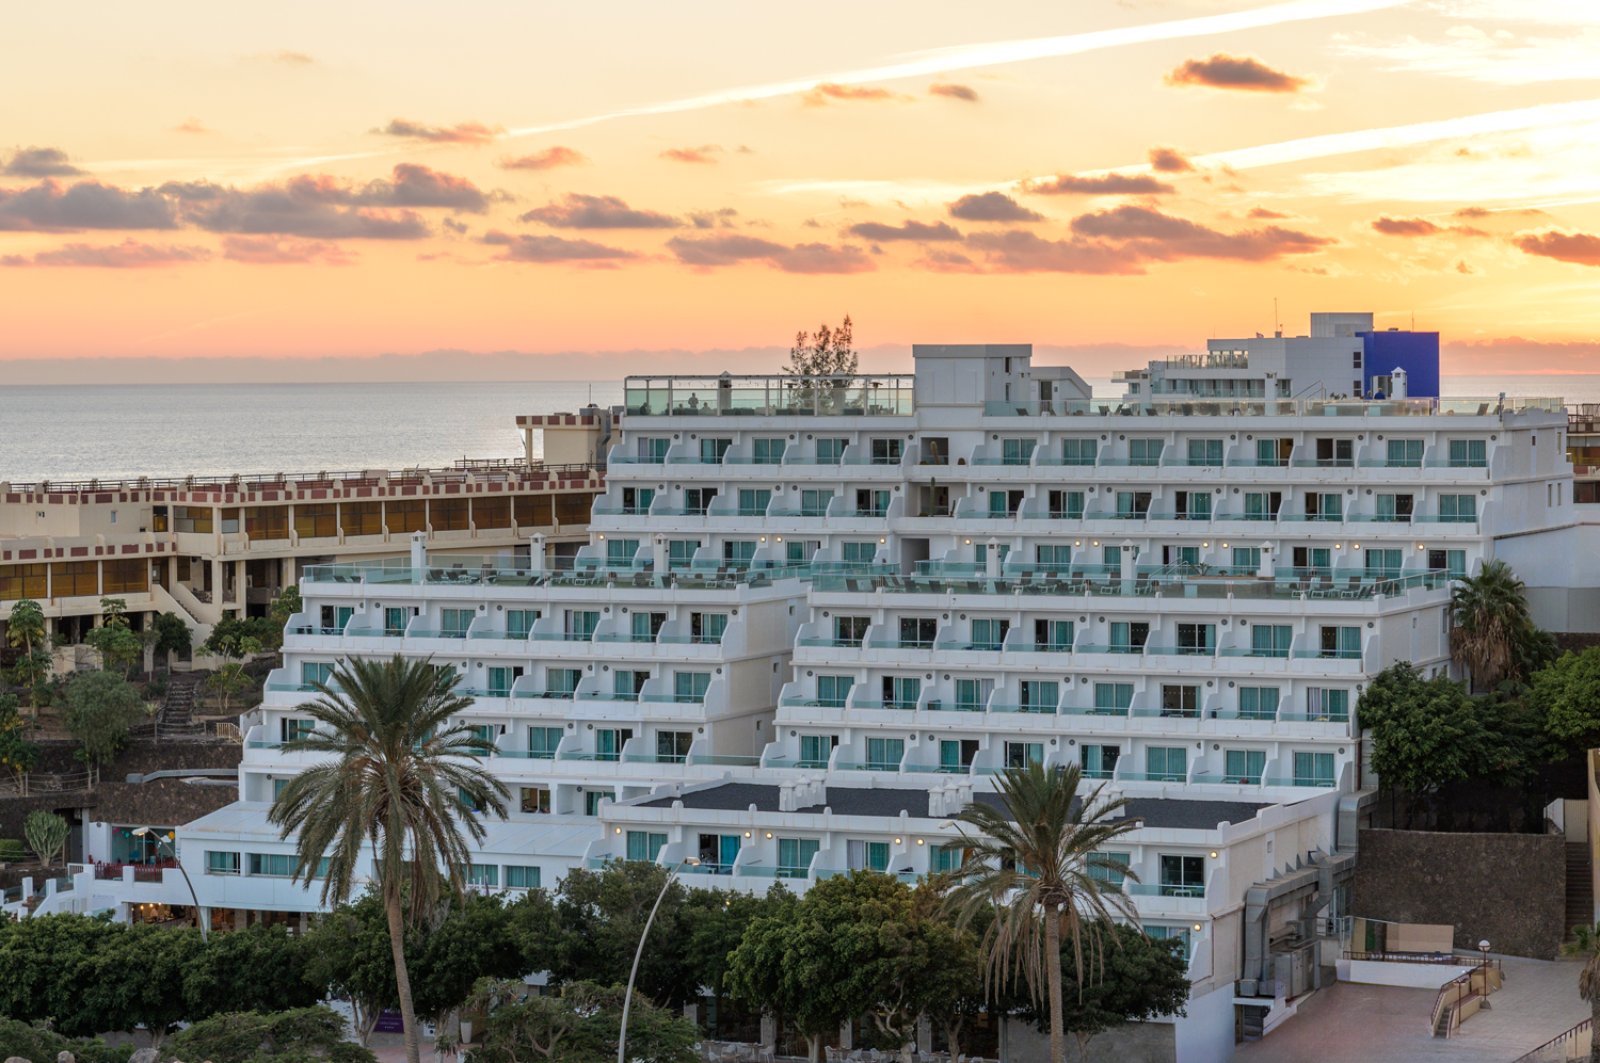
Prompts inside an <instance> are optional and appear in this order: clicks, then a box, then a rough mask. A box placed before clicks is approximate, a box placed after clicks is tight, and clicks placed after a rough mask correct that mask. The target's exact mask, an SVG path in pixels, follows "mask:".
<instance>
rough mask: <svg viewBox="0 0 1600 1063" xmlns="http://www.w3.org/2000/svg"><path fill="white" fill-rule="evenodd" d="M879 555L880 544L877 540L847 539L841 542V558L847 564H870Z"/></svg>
mask: <svg viewBox="0 0 1600 1063" xmlns="http://www.w3.org/2000/svg"><path fill="white" fill-rule="evenodd" d="M877 556H878V544H877V543H875V542H851V541H846V542H842V543H840V544H839V559H840V560H841V561H843V562H844V563H845V564H847V565H870V564H872V560H873V558H875V557H877Z"/></svg>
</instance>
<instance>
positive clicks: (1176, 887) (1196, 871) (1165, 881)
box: [1161, 853, 1206, 897]
mask: <svg viewBox="0 0 1600 1063" xmlns="http://www.w3.org/2000/svg"><path fill="white" fill-rule="evenodd" d="M1205 876H1206V859H1205V857H1203V856H1173V855H1171V854H1168V853H1162V854H1161V896H1163V897H1204V896H1205V895H1206V877H1205Z"/></svg>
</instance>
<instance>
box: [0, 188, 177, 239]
mask: <svg viewBox="0 0 1600 1063" xmlns="http://www.w3.org/2000/svg"><path fill="white" fill-rule="evenodd" d="M177 227H178V222H177V219H176V217H175V216H174V214H173V209H172V204H171V203H169V202H168V201H167V199H166V198H165V197H164V196H162V195H161V193H159V192H157V191H156V190H155V189H152V188H144V189H140V190H139V191H137V192H128V191H124V190H123V189H120V188H117V187H115V186H113V185H104V184H101V183H100V182H98V181H82V182H79V183H78V184H75V185H73V186H72V187H71V188H63V187H62V186H61V184H60V183H59V182H57V181H52V180H46V181H44V182H42V183H40V184H37V185H34V186H33V187H31V188H22V189H4V188H0V231H12V232H18V231H21V232H30V231H31V232H74V231H77V230H82V229H176V228H177Z"/></svg>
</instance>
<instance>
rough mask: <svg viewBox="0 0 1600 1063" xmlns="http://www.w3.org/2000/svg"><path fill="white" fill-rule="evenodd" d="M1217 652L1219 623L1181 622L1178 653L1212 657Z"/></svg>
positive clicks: (1186, 655)
mask: <svg viewBox="0 0 1600 1063" xmlns="http://www.w3.org/2000/svg"><path fill="white" fill-rule="evenodd" d="M1216 652H1217V625H1215V624H1179V625H1178V655H1179V656H1181V657H1211V656H1213V655H1215V654H1216Z"/></svg>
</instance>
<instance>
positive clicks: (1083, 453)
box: [1061, 439, 1100, 465]
mask: <svg viewBox="0 0 1600 1063" xmlns="http://www.w3.org/2000/svg"><path fill="white" fill-rule="evenodd" d="M1099 447H1100V443H1099V440H1095V439H1063V440H1062V441H1061V464H1063V465H1093V464H1094V459H1095V453H1096V452H1097V451H1098V450H1099Z"/></svg>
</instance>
